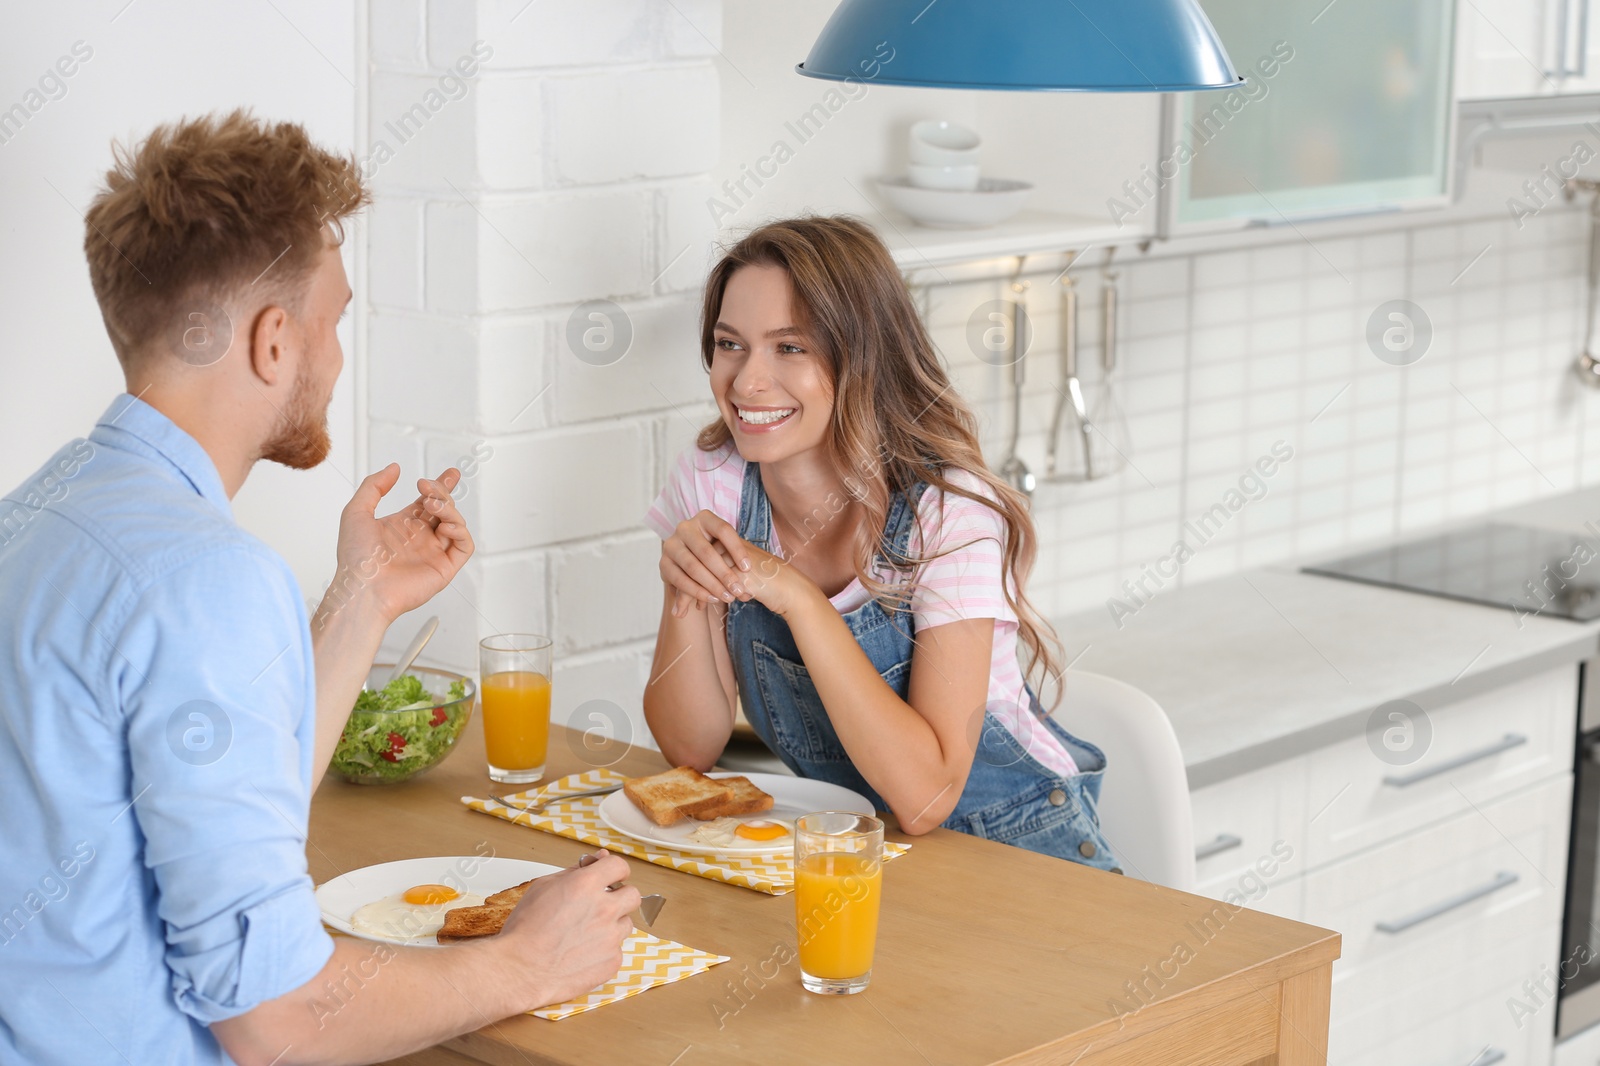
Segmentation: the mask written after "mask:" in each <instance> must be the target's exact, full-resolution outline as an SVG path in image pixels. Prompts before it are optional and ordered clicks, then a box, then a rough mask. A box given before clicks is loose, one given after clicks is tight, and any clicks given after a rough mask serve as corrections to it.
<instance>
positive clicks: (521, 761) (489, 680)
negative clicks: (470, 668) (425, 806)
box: [478, 633, 551, 785]
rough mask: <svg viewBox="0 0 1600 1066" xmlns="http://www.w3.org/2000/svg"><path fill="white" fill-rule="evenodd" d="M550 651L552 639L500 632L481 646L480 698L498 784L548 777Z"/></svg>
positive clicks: (486, 743) (491, 770)
mask: <svg viewBox="0 0 1600 1066" xmlns="http://www.w3.org/2000/svg"><path fill="white" fill-rule="evenodd" d="M550 649H551V640H550V638H549V637H544V636H540V635H539V634H537V633H500V634H498V635H496V636H492V637H485V638H484V639H483V640H481V641H479V642H478V676H479V678H480V679H481V681H482V684H481V685H480V686H479V689H478V699H479V700H480V701H481V702H482V704H483V743H484V747H485V748H486V749H487V751H488V756H489V777H490V778H491V779H492V780H495V781H499V782H501V783H503V784H508V785H527V784H532V783H533V782H535V781H538V780H540V779H542V778H543V777H544V760H545V755H546V752H547V751H548V749H549V747H550Z"/></svg>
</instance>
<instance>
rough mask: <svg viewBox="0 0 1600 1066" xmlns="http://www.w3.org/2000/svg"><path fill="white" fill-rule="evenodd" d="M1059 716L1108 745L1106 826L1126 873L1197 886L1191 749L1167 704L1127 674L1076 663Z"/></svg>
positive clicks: (1065, 682)
mask: <svg viewBox="0 0 1600 1066" xmlns="http://www.w3.org/2000/svg"><path fill="white" fill-rule="evenodd" d="M1061 684H1062V691H1063V695H1062V698H1061V702H1060V704H1058V705H1057V707H1056V710H1055V714H1054V716H1053V717H1054V718H1055V719H1056V721H1057V722H1059V723H1060V724H1061V725H1062V726H1063V727H1065V728H1066V730H1067V732H1069V733H1071V734H1072V735H1073V736H1076V737H1081V738H1082V739H1084V740H1087V741H1089V742H1090V743H1091V744H1093V745H1095V746H1096V747H1098V748H1099V749H1100V750H1102V751H1104V752H1105V753H1106V772H1105V776H1104V777H1103V778H1102V779H1101V787H1100V831H1101V832H1102V833H1104V834H1105V838H1106V841H1107V842H1108V843H1110V845H1111V849H1112V851H1114V852H1116V855H1117V859H1118V860H1119V861H1120V862H1121V864H1122V869H1123V871H1124V872H1125V873H1128V874H1130V875H1132V876H1135V877H1138V878H1140V879H1142V880H1145V881H1152V882H1154V883H1156V884H1158V885H1166V886H1167V887H1168V888H1176V889H1181V890H1182V891H1185V892H1192V891H1193V890H1194V812H1193V810H1192V809H1191V808H1190V806H1189V775H1188V773H1187V772H1186V771H1185V770H1184V768H1183V753H1182V752H1180V751H1179V750H1178V737H1177V734H1175V733H1173V731H1172V723H1171V722H1169V721H1168V720H1167V715H1166V712H1165V711H1163V710H1162V709H1161V705H1160V704H1159V703H1157V702H1156V701H1155V700H1153V699H1151V698H1150V697H1149V696H1147V695H1145V694H1144V693H1143V692H1141V691H1139V690H1138V689H1136V688H1134V687H1133V686H1132V685H1130V684H1128V683H1127V682H1125V681H1118V680H1117V679H1116V678H1114V677H1106V676H1105V675H1103V674H1090V673H1085V672H1084V671H1081V670H1069V671H1067V672H1066V674H1065V676H1064V677H1063V678H1062V680H1061Z"/></svg>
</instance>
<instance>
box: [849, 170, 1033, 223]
mask: <svg viewBox="0 0 1600 1066" xmlns="http://www.w3.org/2000/svg"><path fill="white" fill-rule="evenodd" d="M878 191H879V192H881V193H882V194H883V198H884V199H885V200H887V201H889V206H890V207H893V208H894V209H895V210H896V211H899V212H900V213H902V214H904V215H908V216H910V218H911V220H912V221H913V222H915V223H917V225H919V226H928V227H930V228H932V229H983V228H984V227H986V226H996V225H999V224H1000V223H1002V222H1004V221H1005V220H1006V219H1008V218H1010V217H1011V216H1012V215H1015V214H1016V213H1017V212H1018V211H1021V210H1022V208H1023V205H1024V204H1026V203H1027V202H1028V197H1029V196H1031V195H1032V194H1033V186H1032V185H1030V184H1028V183H1027V182H1025V181H1007V180H1005V179H1003V178H983V179H981V180H980V181H979V182H978V187H977V188H976V189H972V190H970V191H966V190H960V189H923V188H918V187H917V186H915V185H913V184H911V181H910V179H908V178H883V179H880V180H879V181H878Z"/></svg>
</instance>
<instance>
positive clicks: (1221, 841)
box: [1194, 833, 1244, 862]
mask: <svg viewBox="0 0 1600 1066" xmlns="http://www.w3.org/2000/svg"><path fill="white" fill-rule="evenodd" d="M1243 843H1244V840H1243V838H1241V837H1236V836H1234V835H1233V834H1232V833H1218V834H1217V839H1215V840H1212V841H1209V842H1207V843H1205V844H1200V845H1197V846H1196V847H1195V849H1194V861H1195V862H1199V861H1200V860H1201V859H1209V858H1211V856H1213V855H1220V854H1222V853H1223V852H1224V851H1227V850H1228V849H1229V848H1236V847H1238V846H1239V845H1240V844H1243Z"/></svg>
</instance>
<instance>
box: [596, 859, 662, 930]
mask: <svg viewBox="0 0 1600 1066" xmlns="http://www.w3.org/2000/svg"><path fill="white" fill-rule="evenodd" d="M598 861H599V860H598V859H596V858H595V857H594V853H593V852H590V853H589V854H587V855H585V856H583V858H581V859H579V860H578V866H579V867H580V868H582V867H584V866H588V865H589V864H590V863H592V862H598ZM623 884H624V882H622V881H618V882H617V883H616V884H614V885H610V886H608V887H607V888H606V891H607V892H612V891H614V890H616V889H619V888H621V887H622V886H623ZM666 905H667V897H666V896H663V895H662V894H661V893H659V892H652V893H651V894H650V895H648V896H645V897H644V898H642V899H641V900H639V915H640V916H641V917H642V918H644V924H645V925H655V924H656V915H658V914H660V913H661V908H662V907H665V906H666Z"/></svg>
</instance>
